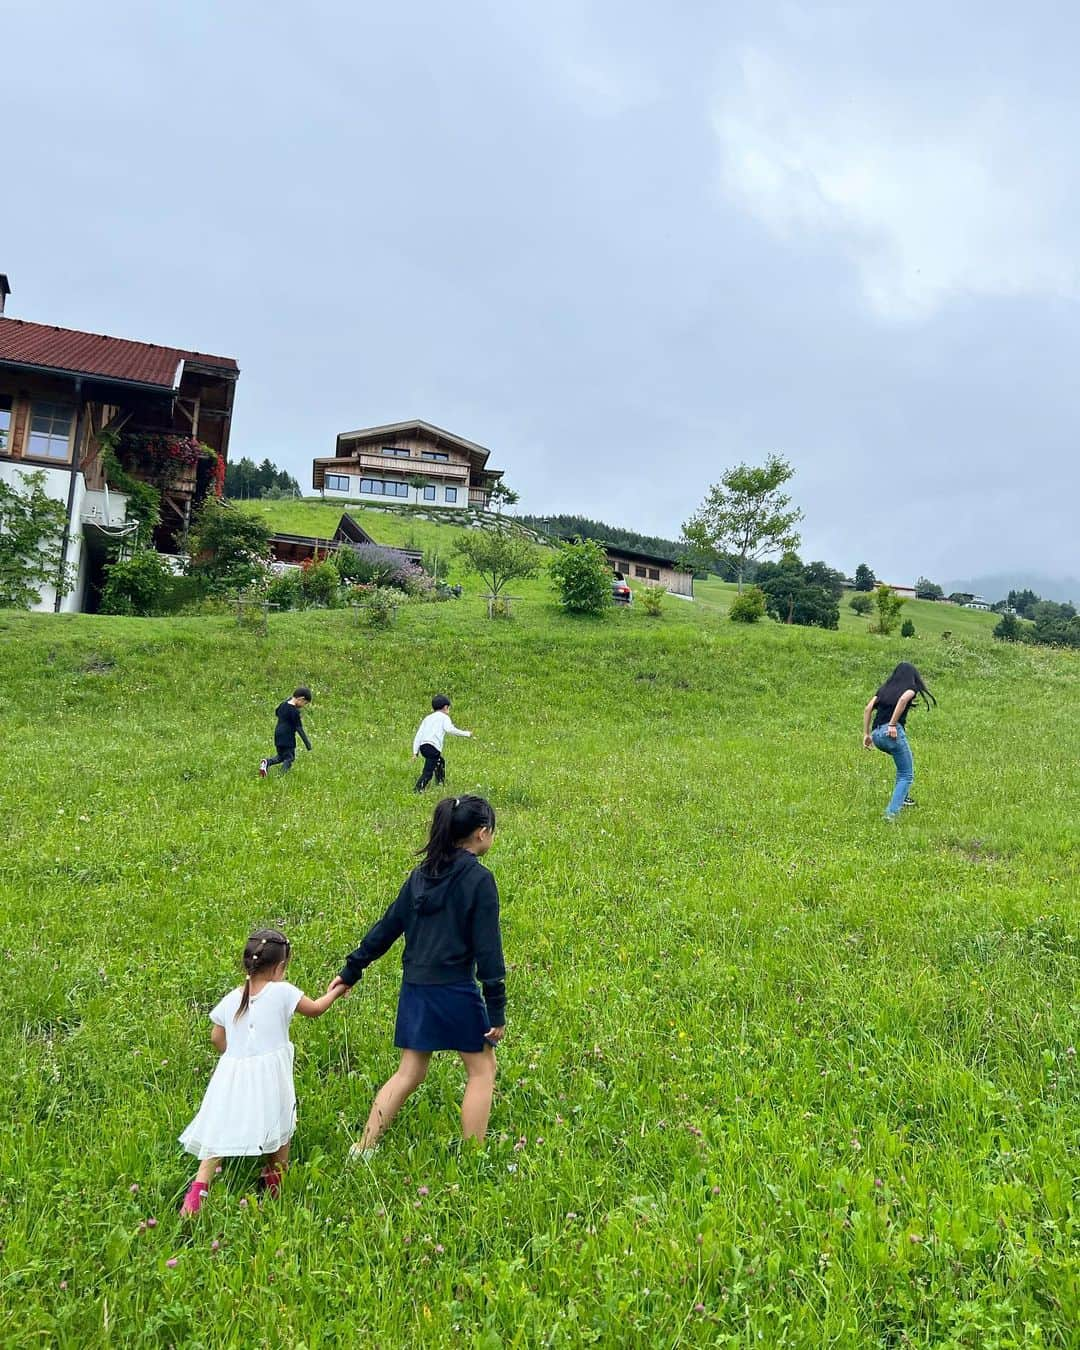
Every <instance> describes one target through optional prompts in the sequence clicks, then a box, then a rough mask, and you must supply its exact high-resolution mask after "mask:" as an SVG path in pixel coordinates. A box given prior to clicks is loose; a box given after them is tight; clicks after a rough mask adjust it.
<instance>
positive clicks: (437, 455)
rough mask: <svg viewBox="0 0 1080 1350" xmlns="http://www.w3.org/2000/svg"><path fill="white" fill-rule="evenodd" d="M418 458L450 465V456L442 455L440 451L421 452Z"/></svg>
mask: <svg viewBox="0 0 1080 1350" xmlns="http://www.w3.org/2000/svg"><path fill="white" fill-rule="evenodd" d="M420 458H421V459H434V460H437V461H438V462H439V463H440V464H449V463H450V456H449V455H445V454H443V452H442V451H441V450H421V451H420Z"/></svg>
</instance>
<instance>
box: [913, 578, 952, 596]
mask: <svg viewBox="0 0 1080 1350" xmlns="http://www.w3.org/2000/svg"><path fill="white" fill-rule="evenodd" d="M915 595H916V597H917V598H918V599H919V600H944V599H945V592H944V591H943V590H942V589H941V587H940V586H939V585H938V584H937V582H934V581H928V580H927V578H926V577H920V578H919V579H918V581H917V582H916V583H915Z"/></svg>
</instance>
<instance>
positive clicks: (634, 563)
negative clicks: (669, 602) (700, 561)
mask: <svg viewBox="0 0 1080 1350" xmlns="http://www.w3.org/2000/svg"><path fill="white" fill-rule="evenodd" d="M605 552H606V553H607V560H608V562H609V563H610V564H611V569H612V571H614V572H618V573H619V574H620V576H623V577H625V579H626V580H627V581H629V582H630V583H631V584H632V585H638V586H663V588H664V589H665V590H666V591H668V592H670V594H672V595H681V596H684V597H685V598H686V599H687V600H692V599H693V598H694V574H693V572H690V571H687V570H685V569H684V568H680V567H678V566H677V565H676V563H675V559H674V558H660V557H657V556H656V555H655V554H652V553H638V552H635V551H633V550H632V549H624V548H619V547H616V546H615V545H609V546H607V547H606V548H605Z"/></svg>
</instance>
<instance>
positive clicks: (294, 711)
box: [259, 684, 311, 778]
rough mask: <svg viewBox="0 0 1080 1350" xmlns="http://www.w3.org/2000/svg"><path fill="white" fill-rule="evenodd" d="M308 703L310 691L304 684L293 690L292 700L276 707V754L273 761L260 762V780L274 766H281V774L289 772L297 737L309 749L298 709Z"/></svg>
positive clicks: (308, 742) (288, 699) (309, 743)
mask: <svg viewBox="0 0 1080 1350" xmlns="http://www.w3.org/2000/svg"><path fill="white" fill-rule="evenodd" d="M310 702H311V690H310V689H309V688H308V687H307V685H306V684H302V685H300V686H299V687H298V688H297V689H294V690H293V696H292V698H287V699H286V700H285V702H284V703H279V704H278V705H277V709H276V713H277V726H276V727H275V728H274V749H275V750H276V751H277V754H276V755H275V756H274V758H273V759H264V760H260V762H259V777H260V778H265V777H266V774H267V771H268V770H269V769H271V768H272V767H273V766H274V765H275V764H280V765H281V772H282V773H288V772H289V770H290V769H291V768H292V766H293V760H294V759H295V758H296V738H297V736H299V737H300V739H301V740H302V741H303V742H304V747H305V749H307V750H310V749H311V742H310V741H309V740H308V738H307V732H306V731H305V730H304V724H303V722H302V721H301V720H300V709H301V708H306V707H307V705H308V704H309V703H310Z"/></svg>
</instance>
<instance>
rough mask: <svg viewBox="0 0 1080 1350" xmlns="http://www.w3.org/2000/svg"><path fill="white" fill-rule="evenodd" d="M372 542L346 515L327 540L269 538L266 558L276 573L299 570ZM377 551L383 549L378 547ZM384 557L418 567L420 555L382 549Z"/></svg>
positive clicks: (295, 536) (413, 551) (277, 535)
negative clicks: (272, 561)
mask: <svg viewBox="0 0 1080 1350" xmlns="http://www.w3.org/2000/svg"><path fill="white" fill-rule="evenodd" d="M374 543H375V540H374V539H372V537H371V535H370V534H368V532H367V530H365V529H364V527H363V526H362V525H360V524H358V523H357V522H356V521H355V520H353V518H352V516H350V515H349V513H348V512H347V511H346V512H345V513H344V514H343V515H342V517H341V519H340V520H339V521H338V525H337V529H336V530H335V531H334V533H333V534H332V535H331V536H330V538H329V539H320V538H318V537H316V536H315V535H310V534H284V533H282V532H280V531H279V532H277V533H275V534H272V535H271V536H270V556H271V557H272V558H273V560H274V562H275V563H277V564H278V569H277V570H279V571H280V570H281V569H282V568H284V569H286V570H287V569H288V568H289V567H299V566H300V565H301V564H302V563H305V562H312V561H314V560H315V559H318V558H325V557H326V556H327V555H328V554H330V553H337V552H338V551H339V550H340V549H343V548H356V547H358V546H360V545H363V544H374ZM378 547H379V548H386V545H385V544H379V545H378ZM386 551H387V552H388V553H396V554H397V555H398V557H399V558H401V560H402V561H403V562H407V563H410V564H411V565H412V566H414V567H419V566H420V565H421V562H422V560H423V556H424V555H423V554H422V553H421V552H420V551H419V549H414V548H386Z"/></svg>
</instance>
